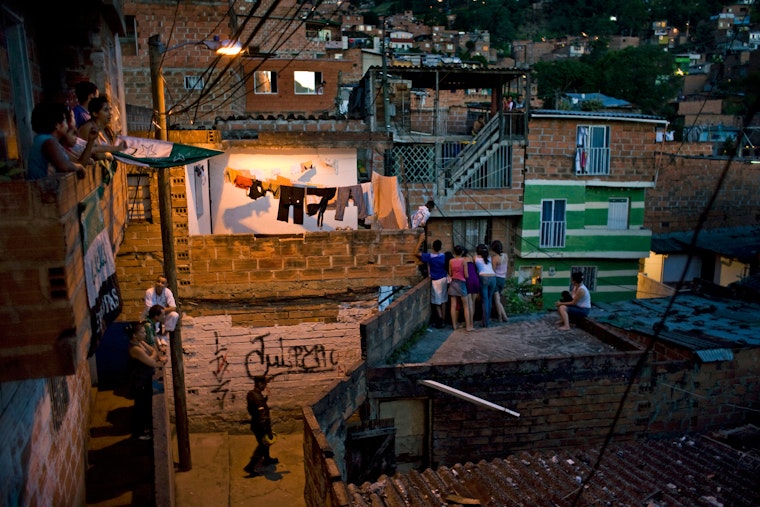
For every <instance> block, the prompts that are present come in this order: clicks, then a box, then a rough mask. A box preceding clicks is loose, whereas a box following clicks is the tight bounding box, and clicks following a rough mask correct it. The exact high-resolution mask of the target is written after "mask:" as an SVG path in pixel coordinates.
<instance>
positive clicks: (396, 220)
mask: <svg viewBox="0 0 760 507" xmlns="http://www.w3.org/2000/svg"><path fill="white" fill-rule="evenodd" d="M224 180H225V181H226V182H227V183H230V184H232V185H234V186H235V187H237V188H240V189H244V190H246V193H247V195H248V197H249V198H251V199H253V200H256V199H259V198H261V197H264V196H265V195H266V194H267V192H269V193H271V194H272V197H274V198H275V199H279V200H280V203H279V206H278V209H277V220H279V221H282V222H287V221H288V217H289V215H290V207H291V206H292V207H293V223H295V224H299V225H300V224H303V213H304V207H305V208H306V214H307V215H309V216H314V215H317V225H318V226H320V227H321V226H322V224H323V222H324V214H325V211H326V210H327V208H328V206H330V205H334V208H335V220H337V221H343V217H344V214H345V209H346V206H348V203H349V201H353V203H354V206H356V208H357V218H358V219H359V220H365V219H367V218H369V217H372V221H373V224H377V228H385V229H407V228H408V227H409V224H408V221H407V217H406V211H405V204H404V202H405V201H404V196H403V195H402V194H401V187H400V186H399V184H398V178H397V177H396V176H382V175H380V174H378V173H374V172H373V173H372V181H371V182H366V183H361V184H355V185H348V186H336V187H323V186H312V185H299V184H294V183H293V182H292V181H291V180H289V179H288V178H285V177H282V176H280V175H277V176H276V177H275V178H274V179H271V178H270V179H266V180H263V181H262V180H259V179H257V178H255V177H254V176H253V175H251V173H250V171H248V170H245V169H242V170H240V169H232V168H229V167H228V168H226V169H225V170H224Z"/></svg>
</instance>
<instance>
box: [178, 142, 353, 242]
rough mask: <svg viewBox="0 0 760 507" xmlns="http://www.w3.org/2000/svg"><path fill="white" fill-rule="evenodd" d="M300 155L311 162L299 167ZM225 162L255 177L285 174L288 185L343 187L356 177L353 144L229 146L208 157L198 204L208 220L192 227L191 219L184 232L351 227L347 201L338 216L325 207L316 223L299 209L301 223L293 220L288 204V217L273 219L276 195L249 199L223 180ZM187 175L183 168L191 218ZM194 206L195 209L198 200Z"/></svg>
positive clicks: (290, 231) (192, 197) (280, 231)
mask: <svg viewBox="0 0 760 507" xmlns="http://www.w3.org/2000/svg"><path fill="white" fill-rule="evenodd" d="M306 161H311V162H312V165H313V167H314V168H313V169H311V170H309V171H305V172H303V171H302V170H301V163H302V162H306ZM227 167H230V168H232V169H239V170H241V169H246V170H248V171H250V173H251V175H253V176H254V177H255V178H256V179H259V180H261V181H265V180H268V179H274V178H276V176H277V175H279V176H281V177H284V178H287V179H289V180H291V181H292V186H315V187H345V186H351V185H356V184H357V181H358V180H357V174H356V150H335V149H333V150H328V149H319V150H317V149H303V150H280V149H251V148H232V149H230V150H228V151H226V152H225V153H224V154H223V155H218V156H216V157H214V158H212V159H210V160H209V171H208V185H209V192H208V197H207V198H208V200H209V202H208V203H207V206H203V209H204V210H205V209H208V210H209V213H210V217H209V220H208V222H204V221H200V220H198V221H197V224H195V227H194V226H192V225H191V226H190V229H189V230H190V234H301V233H304V232H314V231H320V230H322V231H331V230H335V229H336V228H338V227H350V228H351V229H356V227H357V214H356V207H355V206H354V205H353V202H351V203H350V204H349V206H348V207H347V208H346V212H345V215H344V218H343V221H337V220H335V211H334V210H328V211H327V212H326V213H325V217H324V224H323V226H322V228H321V229H320V228H319V227H318V226H317V217H316V215H314V216H308V215H307V214H306V212H305V211H304V223H303V225H299V224H294V223H293V209H292V207H291V208H290V214H289V218H288V222H282V221H278V220H277V211H278V208H279V199H275V198H274V197H273V196H272V195H271V194H269V193H267V194H266V196H265V197H261V198H258V199H255V200H252V199H250V198H249V197H248V196H247V193H246V191H245V190H244V189H241V188H236V187H235V186H234V185H233V184H232V183H227V182H225V181H224V170H225V168H227ZM193 179H194V178H193V176H192V175H191V174H190V173H188V180H187V181H188V182H190V183H189V184H188V216H189V218H190V219H191V220H193V217H194V216H196V213H195V211H193V212H192V213H191V211H190V201H191V200H195V199H196V196H195V193H194V188H192V186H191V185H192V184H194V183H193ZM194 206H195V207H194V208H193V209H194V210H195V209H196V208H197V206H198V203H194Z"/></svg>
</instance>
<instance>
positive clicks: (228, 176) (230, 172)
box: [224, 167, 253, 184]
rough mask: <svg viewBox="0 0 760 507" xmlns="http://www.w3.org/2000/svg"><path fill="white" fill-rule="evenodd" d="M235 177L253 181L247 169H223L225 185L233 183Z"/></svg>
mask: <svg viewBox="0 0 760 507" xmlns="http://www.w3.org/2000/svg"><path fill="white" fill-rule="evenodd" d="M237 176H245V177H246V178H250V179H253V175H251V171H249V170H248V169H233V168H231V167H227V168H225V169H224V181H226V182H227V183H233V184H234V183H235V178H236V177H237Z"/></svg>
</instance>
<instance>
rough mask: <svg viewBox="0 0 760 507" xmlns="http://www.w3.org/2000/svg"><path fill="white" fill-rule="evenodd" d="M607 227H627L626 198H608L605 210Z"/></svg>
mask: <svg viewBox="0 0 760 507" xmlns="http://www.w3.org/2000/svg"><path fill="white" fill-rule="evenodd" d="M607 228H608V229H628V198H627V197H613V198H610V200H609V211H608V212H607Z"/></svg>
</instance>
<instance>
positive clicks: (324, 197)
mask: <svg viewBox="0 0 760 507" xmlns="http://www.w3.org/2000/svg"><path fill="white" fill-rule="evenodd" d="M336 191H337V189H335V188H307V189H306V196H307V199H308V196H310V195H311V196H315V197H320V198H321V199H320V201H319V204H307V205H306V213H307V214H308V215H309V216H314V215H315V214H316V215H317V226H319V227H322V224H323V223H324V219H325V210H326V209H327V203H328V202H330V199H332V198H333V197H335V194H336Z"/></svg>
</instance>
